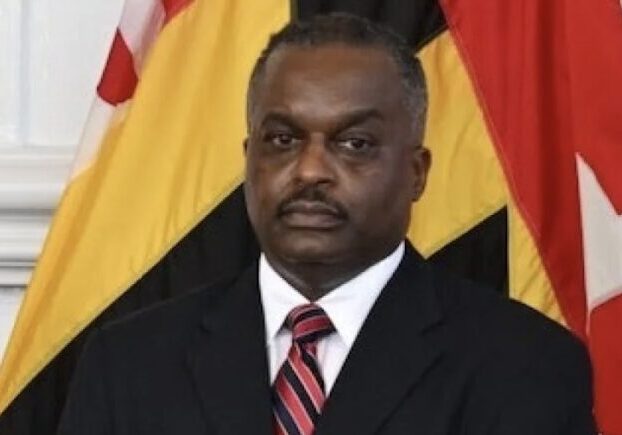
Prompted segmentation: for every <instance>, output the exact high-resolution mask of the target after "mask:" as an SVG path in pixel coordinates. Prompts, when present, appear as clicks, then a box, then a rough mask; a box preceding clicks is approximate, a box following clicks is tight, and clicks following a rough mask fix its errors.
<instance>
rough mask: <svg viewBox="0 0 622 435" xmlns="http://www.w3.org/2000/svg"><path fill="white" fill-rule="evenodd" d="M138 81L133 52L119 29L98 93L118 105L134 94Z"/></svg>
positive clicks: (102, 97) (105, 99)
mask: <svg viewBox="0 0 622 435" xmlns="http://www.w3.org/2000/svg"><path fill="white" fill-rule="evenodd" d="M137 83H138V77H137V75H136V71H135V70H134V58H133V56H132V52H131V51H130V49H129V48H128V46H127V44H126V43H125V41H124V40H123V36H122V35H121V33H120V32H119V31H118V30H117V32H116V34H115V35H114V40H113V42H112V48H111V49H110V54H109V56H108V62H107V63H106V67H105V68H104V72H103V74H102V78H101V80H100V82H99V86H98V87H97V93H98V94H99V96H100V97H101V99H102V100H104V101H106V102H107V103H110V104H114V105H116V104H119V103H122V102H124V101H126V100H128V99H130V98H131V97H132V95H134V90H135V89H136V84H137Z"/></svg>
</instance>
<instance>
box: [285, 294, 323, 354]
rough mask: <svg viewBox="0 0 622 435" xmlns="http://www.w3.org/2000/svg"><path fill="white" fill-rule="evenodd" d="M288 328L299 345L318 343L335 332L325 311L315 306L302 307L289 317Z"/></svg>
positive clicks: (292, 312) (293, 311)
mask: <svg viewBox="0 0 622 435" xmlns="http://www.w3.org/2000/svg"><path fill="white" fill-rule="evenodd" d="M286 323H287V327H288V328H289V329H290V330H291V331H292V338H293V340H294V341H296V342H297V343H299V344H303V343H313V342H317V341H318V340H319V339H321V338H322V337H325V336H327V335H328V334H330V333H331V332H333V331H334V330H335V327H334V326H333V323H332V322H331V321H330V319H329V318H328V316H327V315H326V313H325V312H324V310H323V309H321V308H320V307H318V306H317V305H315V304H306V305H300V306H298V307H296V308H294V309H293V310H291V311H290V312H289V314H288V315H287V320H286Z"/></svg>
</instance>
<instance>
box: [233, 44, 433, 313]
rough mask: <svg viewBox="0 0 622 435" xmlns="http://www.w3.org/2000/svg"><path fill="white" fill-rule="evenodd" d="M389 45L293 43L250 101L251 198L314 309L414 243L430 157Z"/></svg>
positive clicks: (269, 248)
mask: <svg viewBox="0 0 622 435" xmlns="http://www.w3.org/2000/svg"><path fill="white" fill-rule="evenodd" d="M403 93H404V88H403V86H402V83H401V79H400V76H399V72H398V69H397V66H396V65H395V63H394V61H393V60H392V59H391V57H390V56H389V55H388V54H387V53H385V52H384V51H382V50H381V49H378V48H373V47H371V48H370V47H365V48H358V47H351V46H346V45H341V44H332V45H326V46H321V47H295V46H286V47H282V48H279V49H277V50H276V51H275V52H273V53H272V55H271V56H270V58H269V59H268V61H267V64H266V69H265V71H264V75H263V77H262V78H261V79H260V81H259V82H258V84H257V88H256V89H255V92H253V101H251V104H250V105H249V107H250V109H249V137H248V138H247V140H246V141H245V153H246V183H245V194H246V202H247V208H248V213H249V217H250V220H251V223H252V225H253V228H254V230H255V233H256V234H257V237H258V239H259V243H260V246H261V248H262V250H263V252H264V253H265V255H266V258H267V260H268V262H269V263H270V265H271V266H272V267H273V268H274V269H275V270H276V271H277V272H278V273H279V274H280V275H281V276H282V277H283V278H284V279H285V280H286V281H288V282H289V283H290V284H291V285H292V286H293V287H294V288H295V289H297V290H298V291H299V292H300V293H301V294H302V295H304V296H305V297H306V298H307V299H309V300H311V301H315V300H317V299H319V298H321V297H322V296H323V295H325V294H326V293H328V292H330V291H331V290H333V289H334V288H336V287H338V286H339V285H341V284H343V283H344V282H346V281H348V280H350V279H351V278H353V277H354V276H356V275H357V274H359V273H361V272H362V271H363V270H365V269H366V268H368V267H369V266H371V265H372V264H374V263H375V262H377V261H379V260H381V259H382V258H384V257H386V256H387V255H389V254H390V253H391V252H392V251H393V250H394V249H395V248H396V247H397V245H398V244H399V243H400V242H401V241H402V240H403V239H404V237H405V234H406V231H407V228H408V225H409V221H410V210H411V206H412V203H413V202H414V201H416V200H417V199H418V198H419V197H420V196H421V193H422V192H423V189H424V186H425V180H426V174H427V171H428V168H429V165H430V154H429V152H428V150H426V149H425V148H423V147H422V146H421V144H420V143H419V142H420V138H419V137H417V134H416V132H415V129H414V128H413V121H412V119H413V117H412V114H411V113H410V112H409V111H408V110H407V108H406V105H405V100H404V96H403Z"/></svg>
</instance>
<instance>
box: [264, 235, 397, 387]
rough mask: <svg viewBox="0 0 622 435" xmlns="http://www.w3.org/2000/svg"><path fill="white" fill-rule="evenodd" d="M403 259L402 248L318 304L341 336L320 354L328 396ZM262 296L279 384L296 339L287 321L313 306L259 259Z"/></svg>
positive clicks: (273, 368) (327, 341)
mask: <svg viewBox="0 0 622 435" xmlns="http://www.w3.org/2000/svg"><path fill="white" fill-rule="evenodd" d="M403 255H404V243H403V242H402V243H400V245H399V246H398V247H397V248H396V249H395V251H393V252H392V253H391V254H390V255H389V256H387V257H385V258H384V259H382V260H381V261H379V262H377V263H375V264H374V265H372V266H371V267H369V268H368V269H366V270H365V271H363V272H362V273H360V274H359V275H357V276H356V277H354V278H352V279H351V280H350V281H348V282H346V283H344V284H342V285H340V286H339V287H337V288H336V289H334V290H333V291H331V292H329V293H328V294H326V295H324V296H323V297H322V298H320V299H318V300H317V301H315V303H316V304H317V305H319V306H320V307H322V309H324V311H325V312H326V314H327V315H328V317H329V318H330V320H331V321H332V322H333V325H334V326H335V332H333V333H332V334H330V335H328V336H327V337H325V338H323V339H322V340H321V341H320V342H319V343H318V349H317V356H318V362H319V365H320V371H321V372H322V376H323V378H324V385H325V388H326V394H327V395H328V393H329V392H330V390H331V389H332V387H333V384H334V383H335V380H336V379H337V375H338V374H339V371H340V370H341V366H342V365H343V363H344V361H345V359H346V357H347V356H348V352H349V351H350V348H351V347H352V344H353V343H354V339H355V338H356V336H357V334H358V332H359V330H360V329H361V326H363V322H364V321H365V318H367V314H368V313H369V311H370V310H371V307H372V306H373V305H374V302H375V301H376V299H377V298H378V296H379V295H380V292H381V290H382V289H383V288H384V286H385V285H386V283H387V281H389V279H390V278H391V276H393V273H394V272H395V270H396V269H397V266H398V265H399V263H400V261H401V260H402V256H403ZM259 290H260V293H261V302H262V304H263V311H264V319H265V324H266V346H267V350H268V360H269V365H270V382H271V383H274V380H275V378H276V375H277V373H278V371H279V369H280V368H281V365H282V364H283V362H284V361H285V359H286V358H287V353H288V351H289V348H290V346H291V342H292V334H291V332H290V331H289V330H288V329H287V328H286V327H285V326H284V322H285V318H286V317H287V315H288V314H289V312H290V311H291V310H292V309H293V308H294V307H297V306H299V305H304V304H308V303H309V301H308V300H307V298H305V297H304V296H303V295H301V294H300V293H298V291H296V290H295V289H294V288H293V287H292V286H291V285H289V283H287V281H285V280H284V279H283V278H282V277H281V276H280V275H279V274H278V273H277V272H276V271H275V270H274V269H273V268H272V266H270V263H268V260H266V257H265V256H264V255H263V254H262V255H261V258H260V259H259Z"/></svg>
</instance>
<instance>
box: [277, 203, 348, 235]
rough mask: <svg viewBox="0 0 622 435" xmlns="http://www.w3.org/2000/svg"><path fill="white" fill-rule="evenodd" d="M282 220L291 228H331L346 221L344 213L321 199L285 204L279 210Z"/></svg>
mask: <svg viewBox="0 0 622 435" xmlns="http://www.w3.org/2000/svg"><path fill="white" fill-rule="evenodd" d="M279 217H280V218H281V220H282V221H283V222H284V223H285V224H286V225H287V226H289V227H291V228H297V229H309V230H329V229H333V228H335V227H337V226H339V225H341V224H342V223H343V222H344V219H345V217H344V214H343V213H342V212H341V211H340V210H339V209H338V208H337V207H334V206H332V205H330V204H327V203H325V202H321V201H307V200H298V201H292V202H289V203H287V204H285V205H284V206H283V207H282V208H281V209H280V211H279Z"/></svg>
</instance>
